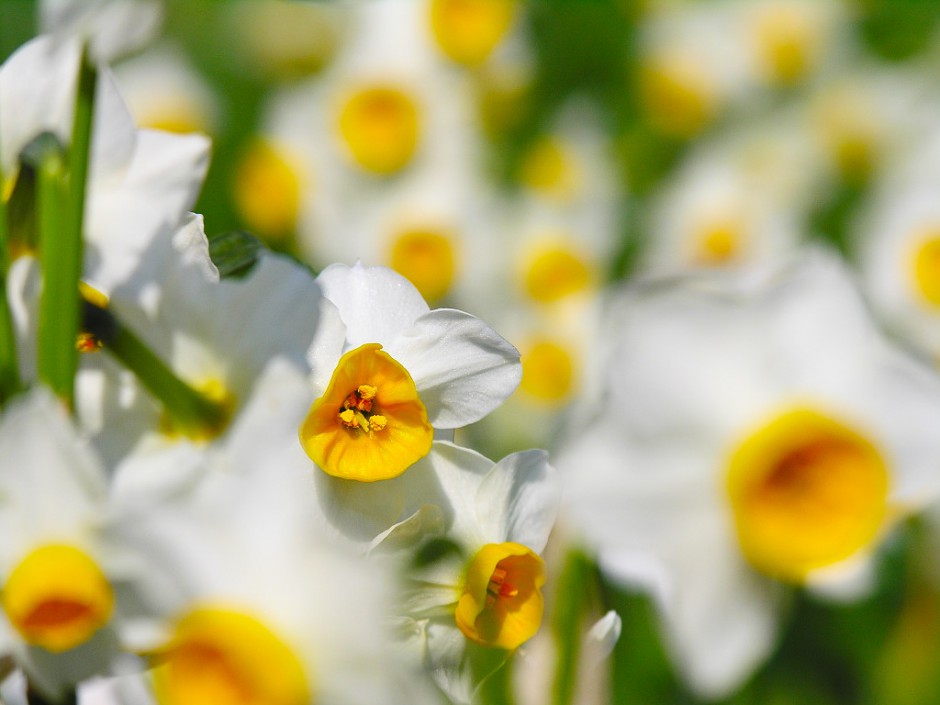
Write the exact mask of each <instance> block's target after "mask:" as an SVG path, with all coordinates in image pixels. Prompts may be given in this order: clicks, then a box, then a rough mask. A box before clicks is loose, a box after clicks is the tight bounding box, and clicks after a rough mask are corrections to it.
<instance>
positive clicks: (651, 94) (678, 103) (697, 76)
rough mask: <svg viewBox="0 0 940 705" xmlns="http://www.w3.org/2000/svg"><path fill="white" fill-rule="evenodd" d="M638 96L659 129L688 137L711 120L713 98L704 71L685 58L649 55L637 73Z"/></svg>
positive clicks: (713, 92)
mask: <svg viewBox="0 0 940 705" xmlns="http://www.w3.org/2000/svg"><path fill="white" fill-rule="evenodd" d="M640 97H641V100H642V101H643V107H644V108H645V110H646V113H647V116H648V118H649V121H650V122H651V123H652V124H653V125H654V126H655V127H656V128H657V129H659V130H660V131H661V132H663V133H665V134H669V135H674V136H676V137H692V136H693V135H696V134H698V133H699V132H701V131H702V129H703V128H705V126H706V125H707V124H708V123H709V122H711V120H712V119H713V118H714V116H715V113H716V112H717V107H718V106H717V97H716V95H715V90H714V88H713V86H712V81H711V79H710V78H709V76H708V75H707V74H706V73H705V70H704V69H703V68H702V67H701V66H699V65H698V64H697V63H695V62H694V61H692V60H691V59H690V58H688V57H684V56H679V55H662V56H659V57H650V58H649V59H647V61H646V62H645V64H644V66H643V67H642V68H641V72H640Z"/></svg>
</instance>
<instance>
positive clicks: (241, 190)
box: [233, 140, 301, 240]
mask: <svg viewBox="0 0 940 705" xmlns="http://www.w3.org/2000/svg"><path fill="white" fill-rule="evenodd" d="M299 174H300V169H299V167H298V165H296V164H294V163H292V160H291V158H290V157H289V156H288V155H287V153H285V152H284V151H283V150H281V149H279V148H278V147H277V146H275V145H274V144H273V143H271V142H267V141H263V140H256V141H255V142H253V143H252V144H251V145H250V146H249V147H248V149H247V150H246V151H245V153H244V155H243V156H242V158H241V162H240V163H239V164H238V167H237V169H236V172H235V181H234V184H233V194H234V196H235V206H236V207H237V208H238V211H239V213H240V215H241V217H242V219H243V220H244V221H245V224H246V225H247V226H248V227H249V228H251V229H252V230H254V231H255V232H256V233H258V234H259V235H261V236H262V237H265V238H268V239H272V240H279V239H283V238H285V237H287V236H288V235H289V234H290V233H292V232H294V230H295V229H296V227H297V217H298V215H299V213H300V198H301V193H300V192H301V187H300V183H301V181H300V176H299Z"/></svg>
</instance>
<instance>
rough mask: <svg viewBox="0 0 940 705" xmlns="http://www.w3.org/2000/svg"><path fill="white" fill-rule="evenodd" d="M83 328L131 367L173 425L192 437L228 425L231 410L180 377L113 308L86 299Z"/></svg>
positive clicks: (213, 432) (210, 435)
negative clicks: (116, 314) (113, 313)
mask: <svg viewBox="0 0 940 705" xmlns="http://www.w3.org/2000/svg"><path fill="white" fill-rule="evenodd" d="M84 330H85V331H86V332H88V333H90V334H91V335H93V336H94V337H95V339H96V340H97V341H99V342H100V343H101V344H102V345H103V346H104V348H105V349H106V350H107V351H108V352H110V353H111V354H112V355H114V357H116V358H117V359H118V360H119V361H120V362H121V364H123V365H124V366H125V367H127V369H129V370H131V371H132V372H133V373H134V374H135V375H136V376H137V378H138V379H139V380H140V381H141V383H142V384H143V385H144V386H145V387H146V388H147V390H148V391H149V392H150V393H151V394H153V396H154V397H156V398H157V399H158V400H159V401H160V402H161V403H162V404H163V408H164V410H165V411H166V413H167V414H168V415H169V417H170V419H172V422H173V428H174V429H176V430H178V431H180V432H181V433H183V434H185V435H187V436H189V437H190V438H203V439H205V438H213V437H215V436H217V435H219V434H220V433H221V432H222V431H223V430H225V427H226V426H227V424H228V422H229V419H230V417H231V412H230V410H229V409H228V408H227V407H226V406H225V405H224V404H219V403H217V402H214V401H212V400H211V399H208V398H207V397H206V396H205V395H203V394H200V393H199V392H198V391H196V390H195V389H193V388H192V387H190V386H189V385H188V384H186V382H184V381H183V380H181V379H180V378H179V377H177V376H176V375H175V374H173V371H172V370H170V368H169V367H167V366H166V364H164V362H163V361H162V360H161V359H160V358H159V357H157V356H156V355H155V354H154V353H153V351H152V350H150V348H149V347H147V345H146V344H145V343H144V342H143V341H141V340H140V338H138V337H137V336H136V335H135V334H134V332H133V331H131V330H130V329H129V328H127V327H126V326H124V325H123V324H122V323H121V322H120V321H118V320H117V318H115V317H114V316H113V315H112V314H111V312H110V311H108V310H107V309H104V308H101V307H99V306H96V305H95V304H92V303H90V302H88V301H85V302H84Z"/></svg>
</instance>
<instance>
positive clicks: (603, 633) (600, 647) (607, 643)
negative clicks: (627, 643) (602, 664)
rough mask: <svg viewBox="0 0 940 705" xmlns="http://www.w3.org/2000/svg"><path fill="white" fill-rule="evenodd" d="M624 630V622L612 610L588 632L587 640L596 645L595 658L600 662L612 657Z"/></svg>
mask: <svg viewBox="0 0 940 705" xmlns="http://www.w3.org/2000/svg"><path fill="white" fill-rule="evenodd" d="M622 629H623V622H622V621H621V619H620V615H619V614H617V613H616V612H614V611H613V610H610V611H609V612H608V613H607V614H605V615H604V616H603V617H601V618H600V619H599V620H597V621H596V622H595V623H594V625H593V626H592V627H591V628H590V629H589V630H588V634H587V638H588V640H589V641H590V642H591V643H592V644H593V645H594V656H595V657H596V658H597V659H598V660H600V659H605V658H607V657H608V656H610V654H611V652H612V651H613V650H614V647H615V646H616V645H617V641H619V640H620V632H621V630H622Z"/></svg>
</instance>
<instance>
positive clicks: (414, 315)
mask: <svg viewBox="0 0 940 705" xmlns="http://www.w3.org/2000/svg"><path fill="white" fill-rule="evenodd" d="M317 283H318V284H319V285H320V288H321V290H322V293H323V296H324V299H325V300H324V305H323V306H322V307H321V311H320V323H319V329H318V331H317V337H316V340H315V341H314V344H313V346H312V348H311V351H310V356H309V360H310V364H311V367H312V369H313V386H314V394H315V395H316V400H315V401H314V403H313V406H312V407H311V408H310V412H309V413H308V415H307V418H306V419H305V420H304V422H303V423H302V424H301V427H300V439H301V443H302V445H303V447H304V449H305V450H306V452H307V454H308V455H309V456H310V458H311V459H312V460H313V461H314V462H315V463H316V464H317V465H318V466H319V467H320V468H321V469H322V470H323V471H324V472H326V473H327V474H330V475H333V476H335V477H341V478H345V479H352V480H359V481H364V482H372V481H375V480H386V479H389V478H392V477H396V476H398V475H400V474H401V473H403V472H404V471H405V470H407V469H408V467H409V466H411V465H412V464H413V463H414V462H415V461H417V460H418V459H420V458H421V457H423V456H424V455H426V454H427V452H428V450H430V447H431V441H432V439H433V437H434V432H435V430H445V431H447V430H450V429H455V428H459V427H461V426H465V425H467V424H470V423H473V422H474V421H477V420H478V419H480V418H482V417H483V416H485V415H486V414H488V413H489V412H490V411H492V410H493V409H494V408H496V407H497V406H498V405H499V404H501V403H502V402H503V401H504V400H505V399H506V398H507V397H508V396H509V395H510V394H511V393H512V391H513V390H514V389H515V388H516V386H517V385H518V383H519V377H520V365H519V353H518V351H517V350H516V349H515V348H514V347H513V346H512V345H510V344H509V343H508V342H506V340H504V339H503V338H502V337H500V336H499V335H498V334H497V333H496V332H495V331H494V330H493V329H492V328H490V327H489V326H488V325H487V324H486V323H484V322H483V321H481V320H480V319H478V318H475V317H474V316H471V315H470V314H467V313H464V312H463V311H457V310H455V309H434V310H431V309H429V307H428V305H427V304H426V303H425V301H424V299H422V298H421V295H420V294H419V293H418V291H417V289H415V288H414V286H412V285H411V284H410V283H409V282H408V280H406V279H405V278H404V277H402V276H400V275H399V274H396V273H395V272H393V271H392V270H390V269H386V268H384V267H362V266H360V265H356V266H355V267H351V268H350V267H347V266H344V265H332V266H330V267H327V268H326V269H325V270H323V272H322V273H321V274H320V276H319V277H317Z"/></svg>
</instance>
